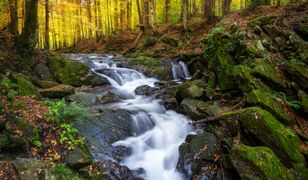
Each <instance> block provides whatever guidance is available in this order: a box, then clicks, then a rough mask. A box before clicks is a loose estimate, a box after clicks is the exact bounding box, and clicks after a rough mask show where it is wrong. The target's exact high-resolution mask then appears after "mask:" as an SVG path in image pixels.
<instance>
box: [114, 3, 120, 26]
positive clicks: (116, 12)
mask: <svg viewBox="0 0 308 180" xmlns="http://www.w3.org/2000/svg"><path fill="white" fill-rule="evenodd" d="M118 2H119V0H115V1H114V4H115V5H114V30H115V31H118V28H119V5H118Z"/></svg>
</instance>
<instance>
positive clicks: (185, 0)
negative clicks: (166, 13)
mask: <svg viewBox="0 0 308 180" xmlns="http://www.w3.org/2000/svg"><path fill="white" fill-rule="evenodd" d="M187 14H188V0H182V15H183V17H182V23H183V28H184V29H187Z"/></svg>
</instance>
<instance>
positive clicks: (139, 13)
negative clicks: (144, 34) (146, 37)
mask: <svg viewBox="0 0 308 180" xmlns="http://www.w3.org/2000/svg"><path fill="white" fill-rule="evenodd" d="M136 4H137V11H138V17H139V24H143V14H142V11H141V5H140V1H139V0H136Z"/></svg>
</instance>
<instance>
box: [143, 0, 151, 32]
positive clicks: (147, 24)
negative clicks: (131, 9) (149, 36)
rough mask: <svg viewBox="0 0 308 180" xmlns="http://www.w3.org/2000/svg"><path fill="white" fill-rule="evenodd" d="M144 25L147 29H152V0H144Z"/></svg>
mask: <svg viewBox="0 0 308 180" xmlns="http://www.w3.org/2000/svg"><path fill="white" fill-rule="evenodd" d="M143 26H144V30H145V31H147V30H149V29H152V27H151V24H150V0H144V2H143Z"/></svg>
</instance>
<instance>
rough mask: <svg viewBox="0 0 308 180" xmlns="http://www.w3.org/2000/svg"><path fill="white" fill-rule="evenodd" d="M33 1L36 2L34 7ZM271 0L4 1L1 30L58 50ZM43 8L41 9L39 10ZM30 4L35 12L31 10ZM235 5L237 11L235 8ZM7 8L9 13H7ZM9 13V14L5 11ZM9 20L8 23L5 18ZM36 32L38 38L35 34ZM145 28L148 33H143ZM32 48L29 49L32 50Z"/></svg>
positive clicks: (0, 8)
mask: <svg viewBox="0 0 308 180" xmlns="http://www.w3.org/2000/svg"><path fill="white" fill-rule="evenodd" d="M33 2H35V3H34V4H33ZM278 2H280V1H271V0H252V1H246V0H233V1H232V0H40V1H39V0H0V27H4V26H3V25H2V26H1V24H2V23H7V25H6V26H7V27H8V29H9V30H10V31H11V32H12V34H14V35H15V36H18V34H19V33H21V34H20V37H19V38H18V39H20V40H21V39H25V38H26V37H24V36H25V34H27V35H30V36H31V37H30V38H29V39H28V40H26V39H25V42H27V41H28V42H30V41H31V42H30V43H26V45H27V46H28V47H31V48H33V46H34V45H33V44H34V43H35V42H38V44H37V47H39V48H45V49H57V48H62V47H66V46H72V45H75V44H76V43H78V42H79V41H82V40H85V39H96V41H97V42H98V41H99V40H100V39H101V38H102V37H103V36H104V35H107V34H114V35H120V34H122V32H123V31H126V30H131V29H132V30H135V29H136V28H138V27H142V28H141V29H142V30H152V29H153V28H155V27H157V25H160V24H163V23H179V22H180V23H182V26H183V28H184V29H187V28H189V27H188V22H189V21H190V20H191V18H194V17H199V18H204V19H207V20H213V19H214V18H215V17H219V16H224V15H227V14H229V13H230V11H231V10H237V9H240V8H245V7H251V6H258V5H269V4H272V3H278ZM38 4H39V6H37V5H38ZM29 6H31V10H29ZM231 7H232V8H233V9H231ZM3 9H6V10H3ZM7 12H9V14H8V13H7ZM5 18H6V19H10V20H9V23H8V22H5V21H3V19H5ZM37 24H38V25H37ZM34 27H37V28H38V32H39V33H38V38H37V37H36V36H35V34H37V30H36V31H34V30H33V28H34ZM143 28H144V29H143ZM31 48H30V49H31Z"/></svg>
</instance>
